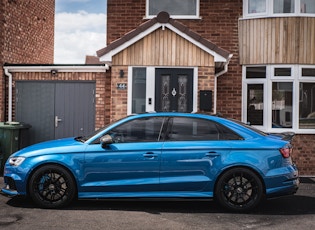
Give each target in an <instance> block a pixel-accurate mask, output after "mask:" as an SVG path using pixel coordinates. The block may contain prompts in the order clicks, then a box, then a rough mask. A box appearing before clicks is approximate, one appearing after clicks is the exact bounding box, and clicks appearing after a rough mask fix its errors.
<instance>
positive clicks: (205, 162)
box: [160, 117, 230, 195]
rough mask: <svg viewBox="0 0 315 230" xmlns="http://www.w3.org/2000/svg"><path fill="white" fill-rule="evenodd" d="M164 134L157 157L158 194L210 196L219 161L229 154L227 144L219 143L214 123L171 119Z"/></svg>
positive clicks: (192, 119)
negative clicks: (204, 193)
mask: <svg viewBox="0 0 315 230" xmlns="http://www.w3.org/2000/svg"><path fill="white" fill-rule="evenodd" d="M167 133H168V135H167V139H166V141H165V143H164V147H163V151H162V156H161V171H160V185H161V190H162V191H169V192H196V191H198V192H201V191H204V192H211V190H210V188H211V187H212V186H213V179H214V177H215V175H216V173H217V172H218V171H217V169H218V167H220V157H221V155H223V154H225V153H227V152H229V151H230V147H229V145H228V142H226V141H224V142H222V141H221V140H219V139H220V134H219V131H218V129H217V125H216V123H213V122H211V121H208V120H204V119H195V118H189V117H174V118H172V119H171V120H170V125H169V130H168V132H167ZM208 195H209V194H208Z"/></svg>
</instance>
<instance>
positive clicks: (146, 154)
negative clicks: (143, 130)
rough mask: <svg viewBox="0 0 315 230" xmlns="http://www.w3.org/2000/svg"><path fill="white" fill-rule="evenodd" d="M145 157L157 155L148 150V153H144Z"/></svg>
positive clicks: (151, 157)
mask: <svg viewBox="0 0 315 230" xmlns="http://www.w3.org/2000/svg"><path fill="white" fill-rule="evenodd" d="M143 157H145V158H150V159H153V158H155V157H157V155H156V154H154V153H152V152H147V153H145V154H143Z"/></svg>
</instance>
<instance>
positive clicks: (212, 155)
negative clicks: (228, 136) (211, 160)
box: [205, 151, 220, 157]
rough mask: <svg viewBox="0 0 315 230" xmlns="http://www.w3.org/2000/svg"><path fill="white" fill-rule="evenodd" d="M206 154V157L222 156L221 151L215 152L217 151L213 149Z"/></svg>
mask: <svg viewBox="0 0 315 230" xmlns="http://www.w3.org/2000/svg"><path fill="white" fill-rule="evenodd" d="M205 156H206V157H217V156H220V153H218V152H215V151H211V152H208V153H206V155H205Z"/></svg>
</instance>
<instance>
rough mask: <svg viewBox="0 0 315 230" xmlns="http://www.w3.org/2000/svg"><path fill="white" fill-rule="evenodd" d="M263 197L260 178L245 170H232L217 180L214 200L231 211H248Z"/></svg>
mask: <svg viewBox="0 0 315 230" xmlns="http://www.w3.org/2000/svg"><path fill="white" fill-rule="evenodd" d="M263 196H264V192H263V185H262V182H261V180H260V178H259V177H258V176H257V175H256V174H255V173H254V172H253V171H251V170H249V169H247V168H233V169H230V170H228V171H226V172H225V173H223V175H222V176H221V177H220V178H219V180H218V182H217V185H216V188H215V198H216V200H217V201H218V202H219V204H220V205H222V206H223V207H225V208H227V209H229V210H232V211H240V212H243V211H248V210H251V209H253V208H254V207H256V206H257V205H258V204H259V203H260V201H261V200H262V198H263Z"/></svg>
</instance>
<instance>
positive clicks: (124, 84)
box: [116, 83, 127, 90]
mask: <svg viewBox="0 0 315 230" xmlns="http://www.w3.org/2000/svg"><path fill="white" fill-rule="evenodd" d="M116 88H117V89H122V90H125V89H127V83H117V85H116Z"/></svg>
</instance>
